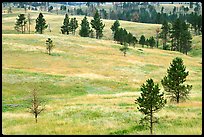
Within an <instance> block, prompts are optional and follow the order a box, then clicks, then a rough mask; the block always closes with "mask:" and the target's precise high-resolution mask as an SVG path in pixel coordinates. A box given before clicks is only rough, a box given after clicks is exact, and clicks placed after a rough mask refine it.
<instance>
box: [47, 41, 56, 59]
mask: <svg viewBox="0 0 204 137" xmlns="http://www.w3.org/2000/svg"><path fill="white" fill-rule="evenodd" d="M46 46H47V47H46V49H47V51H48V54H49V55H50V54H51V50H52V49H53V48H54V47H55V45H54V44H53V43H52V40H51V39H50V38H48V39H47V40H46Z"/></svg>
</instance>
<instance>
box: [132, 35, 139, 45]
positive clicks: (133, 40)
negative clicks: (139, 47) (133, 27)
mask: <svg viewBox="0 0 204 137" xmlns="http://www.w3.org/2000/svg"><path fill="white" fill-rule="evenodd" d="M137 42H138V40H137V38H136V37H135V36H133V38H132V42H131V43H132V44H133V47H135V44H136V43H137Z"/></svg>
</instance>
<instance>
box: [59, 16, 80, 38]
mask: <svg viewBox="0 0 204 137" xmlns="http://www.w3.org/2000/svg"><path fill="white" fill-rule="evenodd" d="M77 28H78V21H77V20H76V18H71V19H70V21H69V16H68V14H65V18H64V22H63V25H62V26H61V32H62V34H67V35H68V34H69V32H72V34H74V35H75V32H76V29H77Z"/></svg>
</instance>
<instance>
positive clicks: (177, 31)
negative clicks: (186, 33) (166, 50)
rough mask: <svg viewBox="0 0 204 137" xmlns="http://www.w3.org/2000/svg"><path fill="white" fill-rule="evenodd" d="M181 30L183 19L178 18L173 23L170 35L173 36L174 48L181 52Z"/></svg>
mask: <svg viewBox="0 0 204 137" xmlns="http://www.w3.org/2000/svg"><path fill="white" fill-rule="evenodd" d="M181 30H182V26H181V20H180V19H179V18H178V19H176V20H175V21H174V22H173V24H172V30H171V36H170V37H171V38H172V49H175V50H176V51H180V52H181V44H180V38H181Z"/></svg>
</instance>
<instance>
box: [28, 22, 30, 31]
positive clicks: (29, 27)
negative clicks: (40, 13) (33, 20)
mask: <svg viewBox="0 0 204 137" xmlns="http://www.w3.org/2000/svg"><path fill="white" fill-rule="evenodd" d="M28 31H29V34H30V22H29V27H28Z"/></svg>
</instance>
